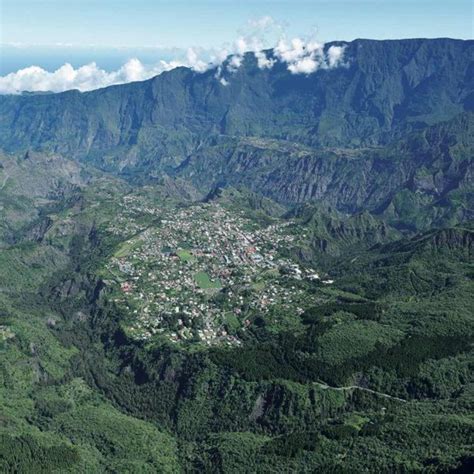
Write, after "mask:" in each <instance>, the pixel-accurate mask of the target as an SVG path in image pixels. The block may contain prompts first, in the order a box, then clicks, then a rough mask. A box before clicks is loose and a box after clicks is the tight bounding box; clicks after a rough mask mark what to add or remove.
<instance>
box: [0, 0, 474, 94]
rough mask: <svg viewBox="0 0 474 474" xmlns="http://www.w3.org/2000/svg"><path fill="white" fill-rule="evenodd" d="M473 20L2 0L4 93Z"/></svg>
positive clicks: (353, 0)
mask: <svg viewBox="0 0 474 474" xmlns="http://www.w3.org/2000/svg"><path fill="white" fill-rule="evenodd" d="M473 22H474V19H473V0H273V1H271V0H254V1H248V0H240V1H239V0H205V1H204V0H192V1H191V0H188V1H183V0H133V1H132V0H95V1H93V0H0V92H2V85H1V81H2V79H4V78H5V77H6V76H7V75H8V74H16V73H18V72H19V71H22V70H24V69H27V68H30V67H31V66H36V67H38V68H41V69H42V70H43V71H46V72H50V73H53V72H54V71H57V70H58V69H60V68H61V67H63V66H64V65H65V64H70V65H71V67H72V68H73V70H74V71H77V69H78V68H81V67H83V66H85V65H89V64H91V63H94V64H95V66H96V68H97V69H98V70H100V71H102V72H103V73H113V72H116V73H117V74H116V76H114V77H112V78H109V81H113V80H115V81H116V82H117V81H118V82H120V81H122V80H123V79H124V78H125V77H128V76H127V74H124V73H123V71H122V73H120V72H119V71H120V69H121V68H123V67H128V66H126V65H127V64H128V63H129V62H130V61H132V60H133V61H135V62H134V63H132V66H131V67H138V63H137V62H136V61H138V62H139V63H140V64H141V65H142V66H143V67H142V69H143V70H144V69H146V71H147V72H148V74H151V73H157V72H160V71H161V70H163V69H169V68H171V67H172V66H173V65H176V64H183V65H192V64H190V63H192V61H189V48H192V54H191V56H192V57H193V58H194V55H198V56H199V58H200V59H199V60H200V61H204V62H207V61H209V60H210V58H211V57H212V56H213V55H215V54H220V53H219V52H222V51H224V50H226V51H227V52H234V51H235V50H236V48H237V49H238V47H237V46H236V44H237V42H238V41H239V38H245V39H246V40H247V43H248V42H249V41H250V43H253V47H251V48H250V49H255V48H256V46H257V42H255V41H254V40H250V38H256V37H258V39H259V41H258V46H259V47H272V46H274V45H275V44H276V43H277V42H278V41H279V40H280V39H281V38H285V39H286V40H288V41H291V39H293V38H303V39H305V41H309V38H312V39H313V40H314V39H317V40H318V41H319V42H327V41H332V40H347V41H350V40H353V39H355V38H373V39H394V38H413V37H425V38H426V37H428V38H431V37H451V38H460V39H472V38H473V29H474V27H473ZM163 62H164V63H165V64H164V65H163ZM66 72H69V73H70V72H71V71H66ZM37 73H38V70H36V74H37ZM85 73H87V74H89V73H90V71H86V72H85ZM143 74H144V73H143V71H142V75H143ZM102 75H103V77H106V76H104V74H102ZM145 75H146V74H145ZM139 76H140V74H135V73H132V74H130V77H131V78H132V79H133V78H135V79H137V78H140V77H139ZM114 78H115V79H114ZM118 78H121V79H118ZM48 84H49V83H48V81H46V82H45V81H43V86H42V87H46V86H47V85H48ZM97 84H98V86H100V85H101V83H100V81H97ZM27 85H31V84H27ZM33 86H34V84H33ZM9 87H10V86H9ZM4 89H5V87H4ZM10 89H11V87H10ZM38 90H41V89H38ZM3 92H5V91H3Z"/></svg>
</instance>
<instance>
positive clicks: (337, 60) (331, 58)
mask: <svg viewBox="0 0 474 474" xmlns="http://www.w3.org/2000/svg"><path fill="white" fill-rule="evenodd" d="M344 49H345V47H344V46H330V47H329V49H328V64H329V67H337V66H342V64H343V61H344Z"/></svg>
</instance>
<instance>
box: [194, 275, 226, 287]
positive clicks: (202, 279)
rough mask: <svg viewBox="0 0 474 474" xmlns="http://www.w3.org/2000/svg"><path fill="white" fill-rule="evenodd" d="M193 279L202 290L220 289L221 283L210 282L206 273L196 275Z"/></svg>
mask: <svg viewBox="0 0 474 474" xmlns="http://www.w3.org/2000/svg"><path fill="white" fill-rule="evenodd" d="M194 279H195V280H196V283H197V284H198V285H199V286H200V287H201V288H202V289H204V290H207V289H211V288H214V289H215V288H220V287H221V282H220V281H219V279H215V280H211V278H210V277H209V275H208V274H207V273H206V272H199V273H196V274H195V275H194Z"/></svg>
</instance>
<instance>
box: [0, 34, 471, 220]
mask: <svg viewBox="0 0 474 474" xmlns="http://www.w3.org/2000/svg"><path fill="white" fill-rule="evenodd" d="M337 44H338V45H343V46H345V55H344V65H343V66H340V67H336V68H332V69H321V70H318V71H317V72H315V73H313V74H309V75H294V74H291V73H290V72H289V71H288V69H287V65H286V64H284V63H281V62H276V64H275V65H274V67H273V68H271V69H265V70H261V69H259V68H258V66H257V61H256V58H255V56H254V55H253V53H249V54H247V55H246V56H245V59H244V61H243V64H242V66H241V67H240V68H239V69H238V70H237V71H235V72H233V73H229V72H227V73H226V74H227V76H226V79H227V81H228V85H225V86H224V85H222V84H221V83H220V82H219V81H218V80H216V78H215V74H216V71H215V70H210V71H208V72H206V73H202V74H200V73H195V72H193V71H191V70H190V69H186V68H178V69H175V70H173V71H170V72H168V73H164V74H162V75H160V76H157V77H155V78H154V79H151V80H149V81H145V82H140V83H132V84H126V85H122V86H114V87H109V88H105V89H101V90H96V91H92V92H89V93H84V94H81V93H79V92H78V91H70V92H66V93H62V94H41V95H24V96H1V97H0V147H1V148H4V149H6V150H9V151H18V150H21V151H22V152H23V151H24V150H26V149H43V150H53V151H54V152H55V153H57V154H63V155H67V156H68V158H70V157H75V158H77V159H80V160H83V161H86V162H88V163H91V164H93V165H95V166H97V167H99V168H102V169H106V170H109V171H112V172H114V173H119V174H122V175H125V176H131V177H134V178H137V177H138V178H139V179H141V180H143V179H144V180H148V179H149V178H152V179H154V178H156V177H160V179H162V178H163V175H172V176H178V177H179V178H181V179H184V180H185V181H186V182H188V183H191V184H192V185H194V186H195V187H197V188H199V190H200V191H201V192H202V193H203V195H205V194H206V193H208V192H209V191H210V190H212V189H213V188H215V187H216V186H229V185H232V186H245V187H248V188H250V189H251V190H253V191H255V192H257V193H261V194H263V195H265V196H267V197H270V198H272V199H274V200H276V201H278V202H280V203H283V204H297V203H302V202H308V201H316V202H323V203H324V204H326V205H331V206H334V207H335V208H336V209H337V210H338V211H340V212H344V213H348V214H353V213H358V212H361V211H364V210H369V211H370V212H374V213H377V214H381V215H382V214H383V215H384V217H386V218H387V219H388V221H389V222H390V223H391V224H393V223H395V224H396V225H398V226H400V227H404V228H412V229H420V228H427V227H429V226H430V225H433V224H435V225H438V224H441V225H447V224H449V225H452V224H456V223H457V222H459V221H462V220H465V219H467V218H469V216H470V215H469V213H470V212H472V211H471V210H470V209H472V207H473V206H472V205H470V204H469V203H470V202H472V197H473V195H472V184H473V169H472V154H473V141H472V136H473V133H472V132H473V128H472V122H473V119H472V110H474V61H473V59H472V58H473V57H474V42H473V41H460V40H450V39H438V40H400V41H372V40H356V41H353V42H351V43H337ZM329 46H330V45H327V47H329ZM268 54H269V55H272V52H271V51H269V52H268ZM466 203H467V204H468V205H467V206H466Z"/></svg>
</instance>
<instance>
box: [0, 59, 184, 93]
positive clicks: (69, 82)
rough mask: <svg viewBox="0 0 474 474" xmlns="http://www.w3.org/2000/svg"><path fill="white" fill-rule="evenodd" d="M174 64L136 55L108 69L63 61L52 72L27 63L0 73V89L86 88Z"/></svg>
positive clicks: (135, 78) (120, 81)
mask: <svg viewBox="0 0 474 474" xmlns="http://www.w3.org/2000/svg"><path fill="white" fill-rule="evenodd" d="M178 65H179V64H178V63H173V62H171V63H166V62H165V61H160V62H159V63H158V64H156V65H154V66H151V67H148V66H145V65H144V64H142V63H141V62H140V61H139V60H138V59H130V60H129V61H127V62H126V63H125V64H124V65H123V66H122V67H121V68H120V69H118V70H117V71H112V72H107V71H105V70H103V69H101V68H99V67H98V66H97V64H95V63H90V64H86V65H84V66H81V67H79V68H77V69H75V68H74V67H72V66H71V65H70V64H68V63H66V64H64V65H63V66H61V67H60V68H59V69H56V71H53V72H50V71H46V70H45V69H43V68H41V67H39V66H30V67H27V68H25V69H20V70H19V71H17V72H14V73H10V74H7V75H6V76H2V77H0V93H1V94H17V93H19V92H21V91H51V92H62V91H66V90H70V89H79V90H80V91H89V90H92V89H97V88H99V87H106V86H110V85H113V84H123V83H126V82H132V81H141V80H145V79H149V78H150V77H153V76H156V75H157V74H160V73H161V72H163V71H166V70H169V69H173V68H175V67H177V66H178Z"/></svg>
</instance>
